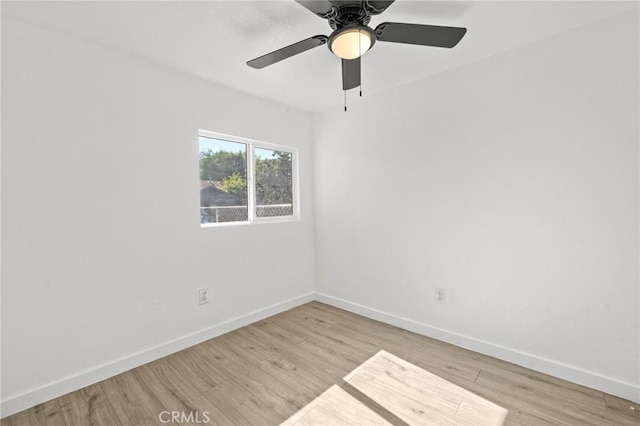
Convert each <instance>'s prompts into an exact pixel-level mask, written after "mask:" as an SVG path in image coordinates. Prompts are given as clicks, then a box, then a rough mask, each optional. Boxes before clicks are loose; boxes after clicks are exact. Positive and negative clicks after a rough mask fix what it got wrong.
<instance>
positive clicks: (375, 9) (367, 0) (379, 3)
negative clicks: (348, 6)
mask: <svg viewBox="0 0 640 426" xmlns="http://www.w3.org/2000/svg"><path fill="white" fill-rule="evenodd" d="M394 1H395V0H387V1H383V0H364V1H363V5H364V7H365V9H367V10H368V11H369V12H370V13H371V14H372V15H378V14H380V13H382V12H384V11H385V10H386V9H387V8H388V7H389V6H391V4H392V3H393V2H394Z"/></svg>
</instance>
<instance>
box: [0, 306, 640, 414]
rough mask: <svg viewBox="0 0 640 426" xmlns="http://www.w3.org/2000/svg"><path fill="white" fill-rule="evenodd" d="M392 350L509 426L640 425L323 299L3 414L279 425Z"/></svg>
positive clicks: (551, 381)
mask: <svg viewBox="0 0 640 426" xmlns="http://www.w3.org/2000/svg"><path fill="white" fill-rule="evenodd" d="M381 349H383V350H385V351H388V352H390V353H392V354H394V355H396V356H398V357H400V358H402V359H404V360H406V361H408V362H410V363H412V364H414V365H416V366H418V367H420V368H422V369H424V370H427V371H429V372H431V373H433V374H435V375H437V376H439V377H440V378H442V379H445V380H447V381H448V382H451V383H452V384H455V385H457V386H460V387H463V388H464V389H466V390H468V391H471V392H473V393H475V394H477V395H478V396H480V397H482V398H484V399H486V400H488V401H491V402H493V403H495V404H497V405H499V406H501V407H504V408H506V409H507V410H509V414H508V415H507V419H506V423H505V424H507V425H585V426H587V425H594V426H601V425H612V426H613V425H616V426H625V425H633V426H638V425H640V407H638V404H633V403H631V402H630V401H626V400H623V399H620V398H616V397H613V396H610V395H607V394H603V393H602V392H599V391H596V390H593V389H589V388H585V387H583V386H579V385H576V384H572V383H569V382H566V381H563V380H560V379H557V378H554V377H551V376H547V375H544V374H540V373H536V372H533V371H531V370H528V369H525V368H522V367H518V366H516V365H513V364H509V363H506V362H503V361H499V360H496V359H494V358H491V357H487V356H484V355H480V354H478V353H475V352H471V351H468V350H465V349H461V348H458V347H455V346H452V345H449V344H446V343H442V342H439V341H437V340H433V339H429V338H427V337H423V336H420V335H417V334H414V333H410V332H408V331H405V330H402V329H399V328H396V327H392V326H389V325H386V324H382V323H379V322H376V321H372V320H369V319H366V318H363V317H361V316H358V315H354V314H351V313H348V312H345V311H342V310H340V309H336V308H333V307H330V306H327V305H324V304H321V303H318V302H312V303H308V304H306V305H303V306H300V307H298V308H295V309H292V310H290V311H287V312H284V313H282V314H279V315H275V316H273V317H270V318H268V319H266V320H264V321H259V322H257V323H254V324H252V325H249V326H247V327H244V328H241V329H239V330H236V331H233V332H231V333H228V334H225V335H223V336H220V337H217V338H215V339H212V340H209V341H207V342H204V343H201V344H199V345H196V346H194V347H191V348H189V349H186V350H184V351H181V352H178V353H176V354H173V355H171V356H168V357H165V358H162V359H160V360H158V361H154V362H152V363H149V364H146V365H143V366H141V367H138V368H136V369H134V370H131V371H128V372H126V373H123V374H120V375H118V376H115V377H112V378H110V379H107V380H104V381H102V382H100V383H97V384H95V385H92V386H88V387H86V388H84V389H81V390H79V391H76V392H72V393H70V394H67V395H64V396H62V397H60V398H57V399H54V400H51V401H48V402H45V403H43V404H40V405H38V406H36V407H33V408H31V409H28V410H25V411H22V412H20V413H17V414H15V415H13V416H10V417H7V418H5V419H2V422H1V424H2V426H11V425H40V424H42V425H67V426H75V425H82V426H84V425H110V426H111V425H141V426H142V425H162V424H164V423H162V422H161V421H160V419H159V415H160V413H162V412H163V411H179V412H184V413H187V414H188V413H194V415H195V413H198V416H199V417H198V420H200V421H202V420H203V415H202V413H204V412H207V413H208V414H207V417H208V418H209V419H210V422H209V424H235V425H278V424H280V423H281V422H283V421H285V420H286V419H288V418H289V417H291V416H292V415H293V414H294V413H296V412H297V411H298V410H300V409H301V408H303V407H304V406H306V405H307V404H308V403H309V402H311V401H312V400H314V399H315V398H316V397H318V396H319V395H320V394H322V393H323V392H325V391H326V390H327V389H329V388H330V387H331V386H333V385H339V386H341V387H342V388H343V389H344V390H345V391H347V392H349V393H350V394H351V395H355V396H356V397H357V396H358V395H357V393H358V391H357V390H354V389H353V388H351V389H349V388H350V386H349V384H348V383H346V382H344V381H343V380H342V378H343V377H345V376H346V375H347V374H348V373H349V372H351V371H352V370H353V369H354V368H356V367H357V366H358V365H360V364H362V363H363V362H364V361H366V360H367V359H369V358H370V357H372V356H373V355H374V354H376V353H377V352H378V351H380V350H381ZM365 403H366V399H365ZM632 406H634V407H635V408H636V410H635V411H634V410H632V409H631V407H632ZM370 408H371V409H372V410H374V411H376V410H379V407H376V406H375V405H372V406H371V407H370ZM379 414H380V415H381V416H383V417H384V418H385V420H386V421H388V422H390V423H391V424H396V425H398V424H403V425H405V423H403V422H399V421H398V419H397V418H396V419H394V418H393V416H391V417H389V416H388V415H386V417H385V414H384V413H379ZM167 424H176V423H167ZM200 424H201V423H200Z"/></svg>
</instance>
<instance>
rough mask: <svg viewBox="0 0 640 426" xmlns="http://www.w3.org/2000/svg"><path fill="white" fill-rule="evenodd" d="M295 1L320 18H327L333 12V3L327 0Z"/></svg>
mask: <svg viewBox="0 0 640 426" xmlns="http://www.w3.org/2000/svg"><path fill="white" fill-rule="evenodd" d="M296 3H298V4H299V5H300V6H302V7H304V8H306V9H307V10H309V11H311V12H312V13H314V14H316V15H318V16H319V17H321V18H328V17H329V15H331V14H332V13H333V4H331V2H330V1H329V0H296Z"/></svg>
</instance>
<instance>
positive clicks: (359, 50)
mask: <svg viewBox="0 0 640 426" xmlns="http://www.w3.org/2000/svg"><path fill="white" fill-rule="evenodd" d="M361 32H362V30H358V53H359V54H360V63H362V37H360V33H361ZM360 69H362V65H361V66H360ZM360 97H362V71H360Z"/></svg>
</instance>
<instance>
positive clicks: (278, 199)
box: [255, 148, 293, 217]
mask: <svg viewBox="0 0 640 426" xmlns="http://www.w3.org/2000/svg"><path fill="white" fill-rule="evenodd" d="M255 161H256V163H255V169H256V170H255V172H256V217H277V216H293V180H292V171H293V166H292V154H291V153H290V152H287V151H274V150H271V149H264V148H256V149H255Z"/></svg>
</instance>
